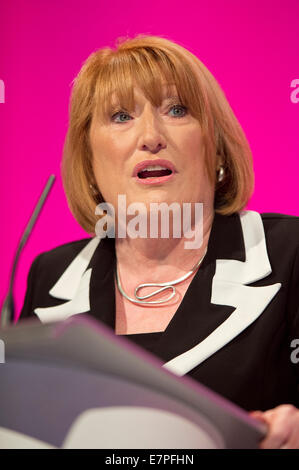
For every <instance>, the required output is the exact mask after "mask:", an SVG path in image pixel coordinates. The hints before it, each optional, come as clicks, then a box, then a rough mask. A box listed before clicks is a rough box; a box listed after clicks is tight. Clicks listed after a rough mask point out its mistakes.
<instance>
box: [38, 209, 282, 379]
mask: <svg viewBox="0 0 299 470" xmlns="http://www.w3.org/2000/svg"><path fill="white" fill-rule="evenodd" d="M115 262H116V257H115V241H114V239H109V238H105V239H103V240H99V239H98V238H94V239H92V240H91V241H90V242H88V244H87V245H86V246H85V248H84V249H83V250H82V251H81V252H80V253H79V254H78V255H77V257H76V258H75V259H74V260H73V262H72V263H71V264H70V265H69V266H68V268H67V269H66V271H65V272H64V273H63V274H62V276H61V277H60V278H59V279H58V281H57V282H56V284H55V285H54V286H53V287H52V288H51V290H50V292H49V293H50V295H51V296H53V297H57V298H59V299H64V300H67V302H65V303H64V304H61V305H58V306H55V307H48V308H37V309H35V313H36V314H37V315H38V316H39V318H40V320H41V321H42V322H45V323H46V322H49V321H59V320H64V319H66V318H68V317H69V316H71V315H75V314H78V313H87V312H91V314H92V315H94V316H95V317H97V318H98V319H99V320H101V321H102V322H104V323H105V324H107V325H108V326H110V327H111V328H113V329H114V328H115V313H114V312H115V299H114V294H115V292H114V271H115ZM270 273H271V266H270V262H269V259H268V254H267V247H266V239H265V233H264V228H263V222H262V219H261V216H260V214H258V213H257V212H255V211H243V212H241V213H235V214H232V215H230V216H223V215H220V214H215V216H214V220H213V223H212V228H211V233H210V237H209V243H208V250H207V254H206V256H205V258H204V260H203V262H202V264H201V267H200V269H199V271H198V272H197V274H196V276H195V277H194V278H193V280H192V282H191V284H190V286H189V288H188V290H187V292H186V294H185V297H184V299H183V301H182V303H181V305H180V306H179V308H178V311H177V312H176V314H175V315H174V317H173V319H172V320H171V322H170V324H169V325H168V327H167V328H166V330H165V333H167V334H168V336H170V337H171V336H173V337H174V338H176V339H177V332H178V331H181V328H183V327H184V325H185V327H186V315H188V309H192V308H194V305H197V308H198V311H199V312H200V311H211V312H212V311H213V309H218V308H221V310H222V311H223V312H225V319H224V321H223V322H222V323H221V324H219V325H218V326H216V327H215V329H214V330H213V331H212V332H210V333H209V334H207V336H205V337H203V338H201V340H200V341H199V342H198V344H195V346H194V347H192V348H191V349H189V350H187V351H186V350H184V351H183V352H182V351H181V350H180V347H183V343H184V341H176V342H177V344H178V349H177V351H176V352H175V357H172V359H171V360H169V361H167V362H166V363H165V364H164V367H166V368H168V369H169V370H171V371H172V372H174V373H176V374H178V375H184V374H186V373H187V372H188V371H190V370H192V369H193V368H194V367H196V366H197V365H199V364H200V363H201V362H203V361H204V360H206V359H207V358H208V357H209V356H211V355H212V354H214V353H215V352H216V351H218V350H219V349H221V348H222V347H223V346H224V345H225V344H227V343H228V342H230V341H231V340H232V339H234V338H235V337H236V336H237V335H238V334H240V333H241V332H242V331H243V330H244V329H245V328H247V327H248V326H249V325H250V324H251V323H252V322H253V321H255V320H256V319H257V318H258V317H259V315H260V314H261V313H262V312H263V311H264V309H265V308H266V306H267V305H268V304H269V302H270V301H271V300H272V298H273V297H274V296H275V295H276V293H277V292H278V290H279V289H280V287H281V284H280V283H277V284H273V285H269V286H264V287H250V286H248V284H250V283H253V282H255V281H257V280H259V279H262V278H264V277H266V276H268V275H269V274H270ZM199 292H200V294H199ZM191 299H192V301H191ZM197 299H198V300H197ZM219 306H222V307H219ZM223 306H224V307H223ZM180 322H181V323H180ZM178 325H179V326H180V327H181V328H177V327H178ZM194 334H195V337H200V332H198V333H197V332H196V331H195V332H194ZM180 345H181V346H180ZM162 349H163V348H162ZM161 353H162V351H161Z"/></svg>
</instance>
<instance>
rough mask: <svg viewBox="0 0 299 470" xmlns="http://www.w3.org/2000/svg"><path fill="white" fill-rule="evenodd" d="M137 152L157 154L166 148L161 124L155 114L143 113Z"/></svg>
mask: <svg viewBox="0 0 299 470" xmlns="http://www.w3.org/2000/svg"><path fill="white" fill-rule="evenodd" d="M140 124H141V125H140V138H139V145H138V147H139V150H142V151H148V152H150V153H154V154H155V153H158V152H160V150H161V149H164V148H166V146H167V144H166V139H165V137H164V135H163V132H162V124H161V123H160V122H159V118H158V117H157V116H156V115H155V112H151V111H148V112H144V115H143V116H142V118H141V123H140Z"/></svg>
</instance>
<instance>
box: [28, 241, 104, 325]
mask: <svg viewBox="0 0 299 470" xmlns="http://www.w3.org/2000/svg"><path fill="white" fill-rule="evenodd" d="M100 241H101V239H100V238H97V237H95V238H93V239H92V240H90V242H88V243H87V245H86V246H85V247H84V248H83V250H81V251H80V253H79V254H78V255H77V256H76V258H75V259H74V260H73V261H72V262H71V264H70V265H69V266H68V267H67V269H66V270H65V271H64V272H63V274H62V275H61V276H60V278H59V279H58V281H57V282H56V284H55V285H54V286H53V287H52V288H51V289H50V291H49V294H50V295H51V296H52V297H56V298H58V299H64V300H69V302H65V303H64V304H61V305H57V306H55V307H46V308H36V309H35V310H34V313H36V315H37V316H38V317H39V319H40V320H41V322H42V323H49V322H53V321H60V320H65V319H66V318H68V317H69V316H71V315H76V314H77V313H83V312H88V311H89V310H90V305H89V283H90V276H91V271H92V270H91V268H90V269H87V266H88V264H89V262H90V260H91V258H92V256H93V254H94V252H95V250H96V248H97V246H98V244H99V242H100ZM86 269H87V271H86Z"/></svg>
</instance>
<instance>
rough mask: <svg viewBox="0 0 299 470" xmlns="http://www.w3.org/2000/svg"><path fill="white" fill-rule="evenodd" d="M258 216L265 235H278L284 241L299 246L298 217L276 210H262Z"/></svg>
mask: <svg viewBox="0 0 299 470" xmlns="http://www.w3.org/2000/svg"><path fill="white" fill-rule="evenodd" d="M260 216H261V218H262V221H263V225H264V230H265V234H266V236H268V237H271V238H272V237H280V238H282V239H283V240H284V242H285V243H286V242H290V243H295V244H296V245H298V246H299V217H297V216H295V215H289V214H280V213H276V212H264V213H261V214H260Z"/></svg>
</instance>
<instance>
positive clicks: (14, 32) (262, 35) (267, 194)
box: [0, 0, 299, 314]
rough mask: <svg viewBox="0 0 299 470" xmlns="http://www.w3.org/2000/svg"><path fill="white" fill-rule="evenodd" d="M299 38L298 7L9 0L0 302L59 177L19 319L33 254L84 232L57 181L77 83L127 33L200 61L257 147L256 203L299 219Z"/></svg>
mask: <svg viewBox="0 0 299 470" xmlns="http://www.w3.org/2000/svg"><path fill="white" fill-rule="evenodd" d="M298 31H299V2H298V0H285V1H284V2H283V1H282V0H262V1H258V0H250V1H249V0H246V1H245V2H240V1H239V0H227V1H226V2H223V0H210V1H209V2H206V1H203V0H195V1H191V0H184V1H174V0H166V1H161V0H160V1H158V0H151V1H150V2H142V1H140V0H136V1H132V0H126V1H119V0H114V1H113V2H109V1H95V0H84V1H83V0H81V1H75V0H51V1H49V0H35V1H34V0H26V1H25V0H23V1H21V0H15V1H12V2H1V6H0V51H1V52H0V79H2V80H3V81H4V82H5V86H6V90H5V91H6V93H5V103H4V104H0V155H1V184H0V204H1V219H2V224H1V244H0V249H1V253H0V259H1V283H0V289H1V290H0V301H2V300H3V298H4V296H5V293H6V290H7V288H8V278H9V273H10V269H11V263H12V260H13V256H14V252H15V249H16V246H17V243H18V241H19V239H20V236H21V233H22V231H23V230H24V228H25V226H26V224H27V222H28V219H29V217H30V215H31V212H32V209H33V207H34V204H35V203H36V202H37V200H38V197H39V195H40V193H41V191H42V188H43V186H44V184H45V182H46V180H47V178H48V176H49V175H50V174H51V173H54V174H56V176H57V180H56V182H55V185H54V187H53V189H52V191H51V194H50V197H49V200H48V201H47V203H46V206H45V207H44V209H43V211H42V213H41V215H40V217H39V221H38V223H37V225H36V227H35V229H34V232H33V234H32V236H31V238H30V239H29V241H28V243H27V245H26V247H25V250H24V252H23V254H22V256H21V259H20V265H19V269H18V271H17V277H16V284H15V297H16V307H17V314H19V312H20V309H21V306H22V303H23V298H24V294H25V288H26V278H27V274H28V270H29V267H30V264H31V262H32V260H33V258H34V257H35V256H36V255H37V254H38V253H40V252H42V251H45V250H48V249H51V248H53V247H55V246H57V245H60V244H62V243H65V242H68V241H72V240H76V239H79V238H82V237H86V236H88V235H87V234H86V233H85V232H84V231H83V230H82V229H81V228H80V227H79V225H78V224H77V222H76V221H75V220H74V219H73V217H72V215H71V214H70V212H69V210H68V207H67V204H66V200H65V197H64V194H63V190H62V184H61V177H60V160H61V153H62V146H63V141H64V137H65V133H66V130H67V123H68V101H69V94H70V87H71V82H72V80H73V78H74V76H75V75H76V74H77V73H78V71H79V69H80V67H81V64H82V62H83V61H84V60H85V59H86V58H87V56H88V55H89V54H90V53H91V52H92V51H94V50H96V49H98V48H100V47H103V46H113V44H114V42H115V39H116V38H117V37H119V36H127V35H128V36H130V37H134V36H135V35H136V34H140V33H146V34H153V35H158V36H159V35H160V36H163V37H166V38H168V39H171V40H174V41H176V42H178V43H179V44H181V45H182V46H184V47H186V48H187V49H189V50H191V52H193V53H194V54H195V55H197V56H198V57H199V58H200V59H201V60H202V61H203V63H204V64H205V65H206V66H207V67H208V68H209V69H210V71H211V72H212V73H213V74H214V75H215V77H216V79H217V80H218V82H219V83H220V85H221V86H222V88H223V89H224V91H225V93H226V96H227V98H228V100H229V102H230V103H231V106H232V108H233V110H234V111H235V114H236V116H237V117H238V119H239V121H240V123H241V125H242V127H243V129H244V131H245V133H246V135H247V138H248V140H249V142H250V145H251V148H252V151H253V155H254V165H255V175H256V189H255V193H254V196H253V198H252V199H251V201H250V204H249V206H248V208H249V209H254V210H257V211H259V212H281V213H286V214H291V215H298V216H299V206H298V202H299V195H298V194H297V191H298V189H297V188H298V175H299V161H298V134H299V132H298V129H299V126H298V124H299V103H296V104H295V103H292V102H291V99H290V95H291V92H292V89H291V87H290V84H291V81H292V80H294V79H298V78H299V33H298ZM297 96H298V98H299V93H298V95H297ZM282 256H283V253H282Z"/></svg>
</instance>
